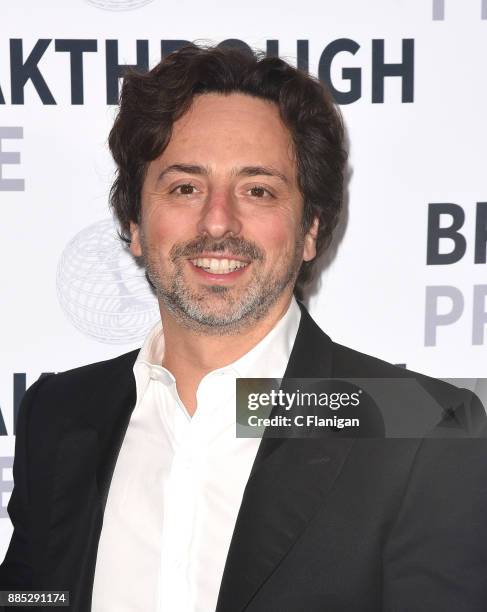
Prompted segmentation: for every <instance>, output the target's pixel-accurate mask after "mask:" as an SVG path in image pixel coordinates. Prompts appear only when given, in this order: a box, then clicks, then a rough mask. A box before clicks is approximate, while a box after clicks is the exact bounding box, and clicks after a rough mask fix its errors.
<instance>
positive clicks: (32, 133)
mask: <svg viewBox="0 0 487 612" xmlns="http://www.w3.org/2000/svg"><path fill="white" fill-rule="evenodd" d="M236 6H237V5H236V3H222V2H219V1H217V0H206V2H198V1H196V0H178V2H177V3H173V2H170V1H169V0H71V2H65V1H63V0H43V2H37V1H35V0H30V1H29V0H15V2H14V1H13V0H6V1H4V2H2V6H1V8H0V34H1V36H0V90H1V95H0V201H1V214H2V225H1V227H2V232H1V246H2V249H1V253H2V265H1V278H0V284H1V287H2V298H3V299H2V301H1V309H2V316H1V320H0V321H1V322H0V325H1V346H2V352H1V362H0V409H1V415H2V419H3V421H0V426H1V429H2V431H1V433H2V434H3V435H2V436H0V474H1V476H0V494H1V500H0V501H1V503H0V516H1V517H2V518H0V556H1V558H3V554H4V552H5V550H6V547H7V544H8V541H9V538H10V534H11V527H10V522H9V519H8V517H7V514H6V505H7V502H8V499H9V496H10V491H11V488H12V472H11V464H12V455H13V448H14V441H15V438H14V435H13V414H14V405H18V402H19V401H20V398H21V396H22V392H23V388H24V385H27V386H29V385H30V384H32V382H34V381H35V380H36V379H37V377H38V376H39V375H40V374H41V373H42V372H55V371H62V370H66V369H69V368H72V367H75V366H78V365H81V364H85V363H89V362H93V361H97V360H101V359H106V358H109V357H112V356H115V355H117V354H120V353H123V352H126V351H129V350H131V349H133V348H136V347H138V346H140V344H141V340H142V338H143V336H144V334H145V331H146V330H147V328H148V326H150V324H151V322H152V321H153V320H155V317H157V310H156V305H155V303H154V300H153V298H152V297H151V295H150V294H149V293H148V290H147V288H146V286H145V282H144V280H143V278H141V272H140V271H139V270H137V269H136V268H135V267H134V266H133V264H132V263H131V261H130V259H129V258H128V257H127V256H126V255H125V254H124V253H123V252H122V251H121V250H120V247H119V246H118V244H117V242H116V239H115V238H114V230H113V226H112V224H111V221H110V213H109V209H108V200H107V196H108V191H109V188H110V184H111V180H112V178H113V164H112V161H111V159H110V156H109V153H108V149H107V145H106V140H107V135H108V131H109V129H110V126H111V123H112V121H113V117H114V115H115V110H116V107H115V106H114V105H110V104H107V92H106V88H107V68H106V61H107V59H106V58H107V43H106V41H107V40H114V41H118V62H119V63H120V64H123V63H125V64H133V63H135V61H136V41H137V40H141V41H148V42H147V45H148V51H149V54H148V55H149V64H150V66H152V65H154V64H155V63H156V62H157V61H158V60H159V59H160V53H161V40H164V41H173V40H203V41H208V42H214V43H219V42H221V41H223V40H226V39H239V40H242V41H245V42H246V43H247V44H249V45H250V46H252V47H256V48H260V49H263V50H265V49H266V47H267V45H268V41H278V44H279V54H280V55H281V56H282V57H284V58H286V59H288V60H289V61H291V62H293V63H296V61H297V53H298V51H297V49H298V42H297V41H304V42H301V43H299V46H300V49H301V52H300V61H301V62H302V61H304V53H303V49H305V48H306V47H307V48H308V55H309V70H310V72H312V73H313V74H318V72H319V65H320V58H322V71H321V72H322V75H323V74H324V71H325V70H324V67H323V66H324V62H325V60H324V59H323V58H324V57H326V55H327V54H329V52H331V50H333V48H334V47H337V48H349V49H351V48H353V49H354V50H355V53H352V52H350V51H341V52H339V53H337V54H336V55H335V57H334V59H333V61H332V63H331V80H332V84H333V86H334V88H335V89H336V90H337V92H342V94H341V96H340V97H341V98H342V99H343V98H345V100H344V101H345V102H348V103H344V104H342V105H341V108H342V112H343V114H344V117H345V122H346V125H347V129H348V132H349V137H350V141H351V158H350V162H351V163H350V165H351V180H350V185H349V197H348V200H349V203H348V210H347V214H346V215H345V222H344V224H343V227H342V233H343V238H342V240H341V241H340V242H339V244H338V249H337V252H336V257H335V258H334V259H333V262H332V264H331V265H330V266H329V267H328V268H327V269H326V271H325V272H324V273H323V274H322V276H321V278H320V279H319V282H318V283H317V285H316V288H315V291H314V293H313V294H312V296H311V297H310V299H309V307H310V309H311V313H312V315H313V316H314V317H315V319H316V320H317V321H318V323H319V324H320V325H321V327H323V329H325V330H326V331H327V332H328V333H329V334H330V335H331V336H332V338H333V339H334V340H336V341H339V342H342V343H344V344H348V345H349V346H352V347H354V348H356V349H359V350H361V351H363V352H366V353H369V354H373V355H377V356H379V357H381V358H383V359H386V360H388V361H392V362H394V363H401V364H406V365H407V367H409V368H411V369H415V370H418V371H421V372H424V373H427V374H431V375H433V376H438V377H485V376H486V375H487V373H486V370H487V363H486V356H487V351H486V343H487V339H486V338H487V336H486V334H487V330H485V327H486V326H487V314H486V311H487V305H486V301H487V300H486V295H487V278H486V275H485V271H486V265H485V263H484V262H485V255H484V253H485V250H484V249H483V246H484V245H485V228H486V226H487V221H485V220H483V219H484V218H487V215H485V217H482V214H483V212H484V211H485V210H486V207H487V204H485V205H484V206H482V204H481V205H480V206H477V203H485V202H487V185H486V181H485V177H486V168H487V165H486V161H487V159H486V158H487V154H486V146H485V143H486V142H487V123H486V119H485V109H486V108H487V78H486V74H487V0H469V2H465V0H373V1H372V2H363V1H362V0H340V1H338V0H333V1H332V0H320V2H318V1H317V0H301V1H300V2H299V3H296V2H295V1H291V0H279V2H277V1H275V0H271V1H269V2H261V1H260V0H248V1H247V2H245V3H244V4H243V5H242V4H240V5H239V8H238V9H237V8H236ZM342 39H347V42H345V43H343V42H336V41H341V40H342ZM43 40H45V42H42V41H43ZM77 40H85V41H95V42H89V43H86V45H87V48H90V47H91V49H94V48H96V51H95V50H91V51H87V52H85V53H84V54H83V78H82V85H83V101H82V102H83V103H76V104H74V103H73V98H72V91H71V89H72V82H71V81H72V77H73V80H74V85H73V86H74V90H75V91H74V102H80V101H81V100H80V92H81V89H80V85H81V79H80V76H81V75H80V70H79V66H76V61H77V59H76V54H75V53H74V52H73V53H71V54H70V53H68V52H67V51H62V49H63V48H66V47H69V46H71V47H72V46H73V44H74V42H73V41H77ZM48 41H50V42H48ZM55 41H57V42H55ZM62 41H65V42H64V43H63V42H62ZM66 41H67V42H66ZM373 41H376V42H373ZM403 41H406V42H404V43H403ZM115 44H117V43H108V46H109V47H110V45H111V49H112V51H113V46H114V45H115ZM145 44H146V43H144V42H143V43H139V51H140V50H142V49H143V47H144V45H145ZM167 44H168V43H167V42H166V45H167ZM275 44H276V43H270V45H271V46H272V45H275ZM373 48H374V49H375V52H376V57H375V60H374V61H373ZM381 48H383V49H384V61H385V62H386V63H399V64H401V63H402V66H401V67H399V68H398V71H399V72H402V76H387V77H385V78H384V79H382V78H381V75H380V65H379V62H378V57H377V53H378V52H379V51H380V49H381ZM43 49H45V50H44V52H43V53H42V50H43ZM325 50H326V51H325ZM31 51H33V54H32V56H30V59H29V54H30V53H31ZM36 54H37V55H36ZM322 54H323V56H322ZM407 54H409V55H407ZM406 56H407V57H406ZM408 58H409V59H408ZM78 60H79V58H78ZM71 62H73V63H74V64H75V65H74V66H72V68H73V72H72V71H71ZM350 68H353V69H354V70H353V71H351V72H350V70H349V69H350ZM29 77H30V78H29ZM359 78H360V79H361V86H360V91H358V79H359ZM25 79H27V81H26V83H25V86H24V84H23V80H25ZM350 79H351V80H350ZM382 82H383V83H384V96H383V101H378V97H380V96H379V93H380V92H379V89H380V85H381V83H382ZM373 83H375V87H373ZM350 90H351V93H349V94H348V96H347V92H350ZM411 90H412V91H411ZM49 92H50V93H49ZM374 92H375V93H374ZM338 95H340V94H338ZM22 97H23V99H22ZM347 97H348V98H349V99H348V100H346V98H347ZM352 98H355V99H354V100H353V101H352ZM47 102H51V103H50V104H48V103H47ZM53 102H55V103H53ZM433 203H434V204H448V203H449V204H454V205H455V206H454V207H453V209H452V210H453V211H454V214H455V215H456V216H457V217H458V216H459V215H460V216H462V214H464V216H465V221H464V223H463V224H462V227H461V228H460V229H459V233H460V234H461V235H463V236H464V237H465V245H464V246H465V254H464V255H463V257H461V258H460V255H461V253H459V250H460V249H461V247H462V244H461V241H462V239H461V238H460V236H459V234H458V235H457V236H456V241H453V240H451V239H448V238H443V239H442V240H441V241H440V249H439V253H440V259H441V254H446V253H448V252H452V251H453V252H454V254H456V253H458V256H457V257H453V258H452V259H457V260H458V261H454V262H453V261H452V263H441V264H439V265H437V264H430V265H428V263H427V256H426V254H427V241H428V208H429V205H430V204H433ZM477 209H478V211H479V215H478V219H477V220H476V211H477ZM439 210H446V208H445V207H444V206H443V207H441V208H440V209H439ZM458 218H460V217H458ZM452 219H453V217H452V216H451V215H441V216H440V223H441V226H442V227H445V226H448V225H451V223H452ZM459 225H460V222H459ZM434 233H435V232H434V224H433V225H432V227H431V232H430V241H431V244H432V246H433V247H434V246H435V240H434ZM476 236H477V242H478V244H477V251H478V254H477V263H475V256H474V251H475V241H476ZM433 250H434V249H433ZM443 259H444V258H443ZM427 288H429V289H427ZM427 294H429V296H430V298H429V303H428V302H427V298H426V296H427ZM435 296H436V297H435ZM448 296H449V297H448ZM3 425H4V427H3Z"/></svg>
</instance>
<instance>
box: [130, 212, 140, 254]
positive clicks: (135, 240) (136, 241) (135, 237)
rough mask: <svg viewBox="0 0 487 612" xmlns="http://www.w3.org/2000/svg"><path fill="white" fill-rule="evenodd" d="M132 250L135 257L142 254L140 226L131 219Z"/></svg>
mask: <svg viewBox="0 0 487 612" xmlns="http://www.w3.org/2000/svg"><path fill="white" fill-rule="evenodd" d="M130 252H131V253H132V255H133V256H134V257H141V256H142V249H141V247H140V228H139V226H138V225H137V223H134V222H133V221H130Z"/></svg>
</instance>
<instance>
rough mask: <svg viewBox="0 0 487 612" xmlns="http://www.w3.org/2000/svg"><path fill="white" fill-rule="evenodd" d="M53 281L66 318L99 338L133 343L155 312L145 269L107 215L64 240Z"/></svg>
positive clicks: (152, 320) (153, 320)
mask: <svg viewBox="0 0 487 612" xmlns="http://www.w3.org/2000/svg"><path fill="white" fill-rule="evenodd" d="M56 286H57V294H58V299H59V303H60V305H61V307H62V309H63V311H64V312H65V314H66V315H67V317H68V318H69V320H70V321H71V323H73V325H74V326H75V327H76V328H77V329H78V330H79V331H81V332H83V333H84V334H86V335H87V336H90V337H91V338H95V339H96V340H98V341H100V342H105V343H107V344H130V343H133V342H138V341H140V340H142V339H143V338H145V336H146V335H147V333H148V332H149V330H150V328H151V327H152V326H153V325H154V324H155V323H156V321H157V320H158V318H159V316H160V314H159V309H158V304H157V300H156V298H155V296H154V294H153V293H152V290H151V288H150V285H149V283H148V282H147V279H146V277H145V271H144V268H142V267H140V266H138V265H137V263H136V261H135V259H134V258H133V257H132V255H131V254H130V252H129V251H128V249H127V248H126V247H125V246H124V245H123V244H122V242H121V241H120V239H119V238H118V236H117V232H116V229H115V227H114V224H113V221H112V220H111V219H106V220H104V221H100V222H98V223H94V224H93V225H90V226H89V227H87V228H85V229H84V230H82V231H81V232H79V233H78V234H76V236H75V237H74V238H73V239H72V240H71V241H70V242H69V243H68V245H67V246H66V248H65V249H64V251H63V253H62V255H61V258H60V260H59V264H58V268H57V277H56Z"/></svg>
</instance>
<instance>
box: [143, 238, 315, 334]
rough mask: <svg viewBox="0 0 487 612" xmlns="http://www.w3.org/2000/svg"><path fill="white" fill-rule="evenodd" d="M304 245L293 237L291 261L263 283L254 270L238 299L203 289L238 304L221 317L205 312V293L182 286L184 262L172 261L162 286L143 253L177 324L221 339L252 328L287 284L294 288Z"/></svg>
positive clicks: (219, 289) (157, 289) (222, 289)
mask: <svg viewBox="0 0 487 612" xmlns="http://www.w3.org/2000/svg"><path fill="white" fill-rule="evenodd" d="M303 242H304V238H303V236H299V237H297V238H296V241H295V244H294V252H293V257H292V260H291V261H290V262H289V265H288V267H287V268H286V269H285V270H284V273H283V274H282V275H281V276H280V277H277V278H275V277H273V274H272V272H270V273H269V274H268V275H267V276H266V278H265V279H263V280H262V282H259V276H258V274H259V273H258V269H253V270H252V278H251V280H250V282H249V284H248V285H247V287H246V288H245V289H244V292H243V294H242V295H241V296H240V300H238V298H235V297H232V296H231V292H232V288H231V287H222V286H220V285H210V286H208V287H204V288H203V291H204V292H205V293H206V294H207V295H208V296H209V297H210V296H215V295H218V296H220V298H221V301H222V303H224V302H225V300H227V301H228V300H229V299H231V300H233V304H235V303H236V302H237V301H238V303H237V304H236V306H235V307H232V308H230V309H229V310H228V311H227V312H226V313H222V314H219V313H218V312H215V311H213V312H208V310H207V309H205V308H204V307H203V304H204V303H205V298H206V296H205V294H204V293H200V294H197V293H195V292H192V291H191V290H190V289H189V287H187V285H185V283H184V275H183V266H184V265H185V261H186V260H184V259H181V258H179V259H177V260H176V261H175V262H174V265H175V267H176V269H175V272H174V274H173V275H172V277H171V278H170V279H169V283H164V282H163V281H162V278H161V277H160V275H159V273H158V271H157V267H156V266H154V265H153V262H152V261H151V257H150V254H149V252H148V249H146V248H145V245H144V244H143V245H142V250H143V259H144V262H145V267H146V274H147V276H148V278H149V279H150V281H151V283H152V285H153V288H154V290H155V293H156V296H157V298H158V300H159V301H160V302H161V304H162V305H163V306H164V308H165V309H166V310H167V311H168V312H169V313H171V315H172V316H173V317H174V319H175V320H176V322H177V323H178V324H179V325H181V326H183V327H185V328H186V329H190V330H192V331H195V332H197V333H199V334H201V335H212V336H215V335H217V336H224V335H236V334H240V333H242V332H243V331H245V329H248V328H249V327H251V326H253V325H254V324H255V323H256V322H258V321H260V320H261V319H263V318H264V317H265V316H266V315H267V313H268V312H269V310H270V309H271V307H272V306H273V305H274V304H275V303H276V302H277V300H278V299H279V297H280V296H281V295H282V293H283V292H284V291H285V289H286V288H287V287H289V286H290V285H291V286H293V287H294V284H295V282H296V278H297V276H298V273H299V268H300V266H301V261H302V259H301V257H302V247H303ZM264 261H265V256H264V259H263V260H262V261H256V260H254V261H253V262H252V263H251V265H259V264H261V265H262V264H263V263H264Z"/></svg>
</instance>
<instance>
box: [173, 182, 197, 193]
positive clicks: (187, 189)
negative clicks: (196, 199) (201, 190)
mask: <svg viewBox="0 0 487 612" xmlns="http://www.w3.org/2000/svg"><path fill="white" fill-rule="evenodd" d="M197 191H198V190H197V189H196V187H195V186H194V185H192V184H191V183H183V184H182V185H178V186H177V187H175V188H174V189H172V190H171V193H176V194H177V195H194V194H195V193H196V192H197Z"/></svg>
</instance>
